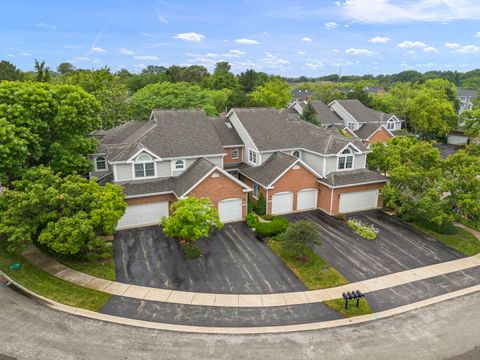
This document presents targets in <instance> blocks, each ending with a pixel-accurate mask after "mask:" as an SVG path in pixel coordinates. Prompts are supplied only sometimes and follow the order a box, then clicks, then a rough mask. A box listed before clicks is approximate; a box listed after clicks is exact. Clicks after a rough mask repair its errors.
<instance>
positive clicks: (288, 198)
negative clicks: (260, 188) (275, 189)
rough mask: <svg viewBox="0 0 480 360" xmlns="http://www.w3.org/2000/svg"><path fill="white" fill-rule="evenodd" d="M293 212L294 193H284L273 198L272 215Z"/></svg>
mask: <svg viewBox="0 0 480 360" xmlns="http://www.w3.org/2000/svg"><path fill="white" fill-rule="evenodd" d="M292 211H293V193H292V192H283V193H278V194H275V195H273V196H272V214H284V213H288V212H292Z"/></svg>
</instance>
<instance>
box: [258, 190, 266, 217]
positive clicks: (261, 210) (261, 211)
mask: <svg viewBox="0 0 480 360" xmlns="http://www.w3.org/2000/svg"><path fill="white" fill-rule="evenodd" d="M266 212H267V204H266V202H265V197H264V196H263V193H260V195H259V196H258V200H257V213H258V215H265V213H266Z"/></svg>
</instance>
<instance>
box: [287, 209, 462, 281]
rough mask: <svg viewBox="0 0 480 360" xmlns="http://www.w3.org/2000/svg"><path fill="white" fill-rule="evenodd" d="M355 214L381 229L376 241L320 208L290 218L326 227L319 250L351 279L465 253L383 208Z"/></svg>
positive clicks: (432, 262) (355, 279)
mask: <svg viewBox="0 0 480 360" xmlns="http://www.w3.org/2000/svg"><path fill="white" fill-rule="evenodd" d="M351 216H353V217H356V218H359V219H360V220H362V221H365V222H368V223H370V224H373V225H375V227H377V228H378V229H379V230H380V231H379V233H378V238H377V239H376V240H375V241H370V240H365V239H362V238H360V237H359V236H358V235H356V234H355V233H354V232H353V231H352V230H351V229H349V228H348V227H347V226H346V225H345V224H344V223H343V222H342V221H340V220H338V219H335V218H334V217H332V216H328V215H326V214H324V213H322V212H321V211H320V210H316V211H310V212H302V213H296V214H290V215H287V217H288V218H289V220H290V221H296V220H302V219H306V220H310V221H314V222H316V223H318V224H319V225H320V226H321V227H322V236H323V242H324V243H323V245H322V246H320V247H317V251H318V253H319V254H320V256H322V257H323V258H324V259H325V260H326V261H327V262H328V263H329V264H330V265H332V266H333V267H334V268H335V269H337V270H338V271H339V272H340V273H342V274H343V276H345V277H346V278H347V279H348V280H349V281H350V282H355V281H360V280H365V279H370V278H374V277H378V276H383V275H387V274H391V273H395V272H399V271H403V270H408V269H414V268H417V267H421V266H427V265H432V264H436V263H440V262H445V261H450V260H455V259H459V258H461V257H463V255H462V254H460V253H458V252H456V251H455V250H452V249H450V248H448V247H447V246H445V245H444V244H442V243H440V242H438V241H436V240H435V239H433V238H431V237H429V236H427V235H425V234H423V233H422V232H420V231H418V230H416V229H414V228H412V227H411V226H409V225H408V224H406V223H404V222H402V221H401V220H400V219H398V218H396V217H393V216H389V215H387V214H385V213H383V212H381V211H379V210H372V211H364V212H362V213H358V214H354V215H351Z"/></svg>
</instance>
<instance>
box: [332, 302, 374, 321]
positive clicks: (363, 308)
mask: <svg viewBox="0 0 480 360" xmlns="http://www.w3.org/2000/svg"><path fill="white" fill-rule="evenodd" d="M323 303H324V304H325V305H327V306H328V307H329V308H332V309H333V310H335V311H337V312H339V313H340V314H342V315H343V316H345V317H347V318H348V317H352V316H359V315H366V314H372V313H373V310H372V308H371V307H370V305H369V304H368V301H367V299H360V304H359V306H358V308H357V307H356V306H355V305H356V304H357V301H356V300H350V301H349V304H348V309H347V310H345V300H343V299H335V300H328V301H324V302H323Z"/></svg>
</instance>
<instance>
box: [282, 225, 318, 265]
mask: <svg viewBox="0 0 480 360" xmlns="http://www.w3.org/2000/svg"><path fill="white" fill-rule="evenodd" d="M277 240H278V241H279V242H280V245H281V246H282V248H283V249H284V250H285V251H288V252H290V253H292V254H293V255H295V256H296V257H297V258H299V257H305V253H306V252H307V250H313V248H314V246H315V245H320V244H321V241H320V229H319V227H318V225H317V224H315V223H313V222H311V221H308V220H301V221H297V222H295V223H293V224H290V225H289V226H288V228H287V230H286V231H285V232H284V233H282V234H281V235H279V236H278V237H277Z"/></svg>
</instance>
